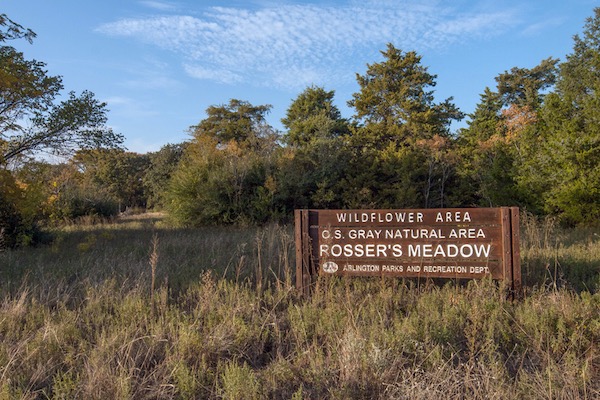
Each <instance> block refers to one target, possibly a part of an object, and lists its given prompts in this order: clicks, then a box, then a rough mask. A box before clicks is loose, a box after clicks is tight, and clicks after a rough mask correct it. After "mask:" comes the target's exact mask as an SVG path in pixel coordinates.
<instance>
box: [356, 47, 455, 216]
mask: <svg viewBox="0 0 600 400" xmlns="http://www.w3.org/2000/svg"><path fill="white" fill-rule="evenodd" d="M381 54H382V55H383V57H384V60H383V61H382V62H379V63H374V64H370V65H368V66H367V72H366V74H365V75H360V74H357V82H358V84H359V87H360V90H359V91H358V92H357V93H355V94H353V99H352V100H350V101H349V102H348V104H349V105H350V106H351V107H354V108H355V110H356V113H355V116H354V118H355V123H356V125H355V126H354V127H353V129H352V134H351V136H350V139H349V145H350V148H351V149H352V157H351V159H350V164H351V167H350V168H351V170H352V171H353V173H352V175H351V176H349V177H348V179H347V182H346V186H347V187H348V191H347V193H346V194H345V198H346V201H347V204H348V205H351V206H354V207H425V206H439V205H441V204H446V202H445V201H444V200H443V198H445V196H446V194H444V195H443V196H441V197H439V198H438V200H439V201H438V202H435V203H434V202H432V201H431V200H432V196H431V193H432V191H435V192H437V193H442V192H445V189H444V190H441V188H433V187H432V186H431V183H432V182H436V183H439V182H441V181H442V180H444V182H445V180H447V179H448V178H449V176H450V174H448V171H447V170H446V169H445V168H444V167H442V166H441V165H432V164H431V162H433V163H437V162H442V160H447V158H445V157H437V155H439V154H437V155H436V154H433V153H437V152H439V150H440V149H441V147H439V146H435V145H434V146H428V145H426V143H429V144H432V143H434V142H436V143H438V142H439V140H437V141H436V139H435V138H438V139H442V138H449V136H450V124H451V123H452V121H454V120H458V119H460V118H462V116H463V114H462V113H461V112H460V111H459V110H458V108H457V107H456V106H455V105H454V104H453V103H452V98H449V99H446V100H444V101H442V102H441V103H436V102H435V97H434V91H433V87H435V85H436V81H435V79H436V76H435V75H432V74H430V73H429V72H428V70H427V68H426V67H425V66H423V65H422V64H421V57H420V56H419V55H418V54H417V53H415V52H412V51H411V52H407V53H404V52H403V51H402V50H399V49H396V48H395V47H394V46H393V45H391V44H388V46H387V49H386V50H385V51H382V52H381ZM428 141H430V142H428ZM429 152H433V153H431V154H429ZM434 171H435V174H436V176H432V174H433V173H434ZM440 173H441V174H442V175H439V176H437V174H440ZM442 186H444V184H442Z"/></svg>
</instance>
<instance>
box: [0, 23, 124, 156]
mask: <svg viewBox="0 0 600 400" xmlns="http://www.w3.org/2000/svg"><path fill="white" fill-rule="evenodd" d="M0 27H1V28H2V33H1V36H0V43H4V42H6V41H7V40H13V39H19V38H25V39H27V40H28V41H30V42H31V41H32V39H33V38H34V37H35V34H34V33H33V32H32V31H30V30H25V29H24V28H23V27H21V26H20V25H18V24H16V23H15V22H13V21H11V20H10V19H9V18H8V17H7V16H6V15H5V14H2V16H1V17H0ZM44 68H45V64H44V63H43V62H40V61H36V60H31V61H30V60H26V59H25V57H24V56H23V53H21V52H19V51H17V50H16V49H15V48H14V47H12V46H8V45H5V44H3V45H2V46H0V165H3V164H5V163H7V162H9V161H11V160H14V159H16V158H18V157H22V156H26V155H28V154H32V153H35V152H40V151H47V152H52V153H56V154H70V152H71V151H73V150H74V149H78V148H81V147H84V148H87V147H100V146H108V147H115V146H119V145H120V144H121V143H122V142H123V137H122V136H121V135H119V134H115V133H114V132H113V131H112V130H111V129H110V128H107V127H106V126H105V124H106V121H107V118H106V103H101V102H99V101H98V100H96V99H95V98H94V95H93V94H92V93H91V92H89V91H84V92H83V93H82V94H81V95H79V96H77V95H76V94H75V93H74V92H71V93H70V94H69V97H68V99H67V100H64V101H62V102H60V103H58V104H56V103H55V98H56V97H57V96H58V95H59V93H60V91H61V90H62V89H63V85H62V78H61V77H60V76H48V75H47V71H46V70H45V69H44Z"/></svg>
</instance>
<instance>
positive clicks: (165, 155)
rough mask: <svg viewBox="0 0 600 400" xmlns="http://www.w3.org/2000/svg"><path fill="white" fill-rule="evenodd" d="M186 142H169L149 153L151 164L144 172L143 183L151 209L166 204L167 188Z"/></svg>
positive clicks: (159, 207) (160, 207) (162, 206)
mask: <svg viewBox="0 0 600 400" xmlns="http://www.w3.org/2000/svg"><path fill="white" fill-rule="evenodd" d="M185 147H186V144H185V143H182V144H167V145H165V146H163V147H161V149H160V150H159V151H157V152H153V153H150V154H148V156H149V159H150V160H149V161H150V165H149V166H148V168H147V169H146V171H145V172H144V176H143V178H142V183H143V184H144V193H145V195H146V199H147V206H148V208H150V209H162V208H164V207H165V205H166V190H165V188H166V187H168V185H169V181H170V179H171V175H173V172H174V171H175V169H176V168H177V165H178V163H179V161H180V160H181V157H182V156H183V153H184V150H185Z"/></svg>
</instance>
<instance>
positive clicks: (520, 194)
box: [457, 58, 557, 211]
mask: <svg viewBox="0 0 600 400" xmlns="http://www.w3.org/2000/svg"><path fill="white" fill-rule="evenodd" d="M556 63H557V60H556V59H553V58H548V59H545V60H542V61H541V63H540V64H539V65H537V66H535V67H534V68H531V69H527V68H517V67H515V68H512V69H511V70H510V71H505V72H503V73H501V74H499V75H498V76H497V77H496V82H497V91H495V92H494V91H492V90H491V89H489V88H486V89H485V91H484V93H483V94H482V95H481V101H480V103H479V104H478V105H477V108H476V110H475V112H474V113H473V114H472V115H470V117H471V120H470V121H469V123H468V127H467V128H465V129H462V130H460V131H459V135H458V140H457V143H458V145H459V149H460V150H459V151H460V154H461V156H460V160H461V162H460V166H459V171H460V174H461V177H462V179H463V180H462V182H463V188H464V189H463V190H464V193H465V194H467V195H466V196H463V199H462V201H463V202H468V203H476V204H480V205H486V206H502V205H519V206H522V207H526V208H528V209H529V210H531V211H539V210H540V208H541V192H542V189H541V188H540V185H539V183H538V181H537V179H535V178H534V177H533V176H532V173H533V174H535V171H533V170H532V168H531V166H530V165H529V164H530V160H531V159H532V158H534V157H535V155H534V153H535V152H536V151H537V148H538V146H537V144H536V143H537V142H538V141H539V140H540V138H541V137H542V136H543V133H542V132H541V127H540V125H539V123H538V121H539V111H540V107H541V106H542V105H543V104H544V101H545V97H546V91H547V90H548V89H549V88H551V87H552V85H553V84H554V83H555V81H556ZM469 194H470V195H471V196H470V195H469Z"/></svg>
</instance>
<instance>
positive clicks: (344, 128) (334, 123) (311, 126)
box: [281, 86, 349, 147]
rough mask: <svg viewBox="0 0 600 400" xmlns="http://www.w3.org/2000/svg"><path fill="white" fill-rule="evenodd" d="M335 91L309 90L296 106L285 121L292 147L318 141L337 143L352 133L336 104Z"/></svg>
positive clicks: (293, 103) (296, 102)
mask: <svg viewBox="0 0 600 400" xmlns="http://www.w3.org/2000/svg"><path fill="white" fill-rule="evenodd" d="M334 94H335V92H334V91H325V89H324V88H322V87H316V86H312V87H308V88H306V89H305V90H304V91H303V92H302V93H300V94H299V95H298V97H297V98H296V99H295V100H294V101H293V102H292V104H291V105H290V106H289V108H288V109H287V112H286V115H285V117H284V118H283V119H282V120H281V122H282V123H283V125H284V126H285V127H286V128H287V133H286V135H285V137H284V138H285V140H286V142H287V143H288V144H290V145H292V146H296V147H303V146H305V145H307V144H309V143H310V142H312V141H313V140H315V139H334V138H336V137H339V136H342V135H345V134H348V133H349V129H348V123H347V121H346V120H344V119H343V118H342V115H341V113H340V110H339V109H338V108H337V107H336V106H335V105H334V104H333V98H334Z"/></svg>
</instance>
